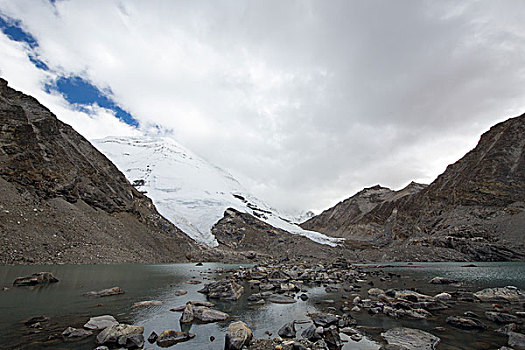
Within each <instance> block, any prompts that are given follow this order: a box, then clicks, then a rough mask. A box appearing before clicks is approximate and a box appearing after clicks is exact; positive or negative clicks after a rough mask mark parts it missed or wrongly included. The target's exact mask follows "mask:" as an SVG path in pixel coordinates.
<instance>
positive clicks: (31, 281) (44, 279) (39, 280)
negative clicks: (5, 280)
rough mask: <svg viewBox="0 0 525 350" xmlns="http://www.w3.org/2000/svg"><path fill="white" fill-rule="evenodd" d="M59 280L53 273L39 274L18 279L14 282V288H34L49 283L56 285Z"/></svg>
mask: <svg viewBox="0 0 525 350" xmlns="http://www.w3.org/2000/svg"><path fill="white" fill-rule="evenodd" d="M56 282H58V279H57V278H56V277H55V276H53V274H52V273H51V272H37V273H34V274H32V275H31V276H26V277H18V278H17V279H16V280H15V281H14V282H13V286H15V287H22V286H34V285H37V284H47V283H56Z"/></svg>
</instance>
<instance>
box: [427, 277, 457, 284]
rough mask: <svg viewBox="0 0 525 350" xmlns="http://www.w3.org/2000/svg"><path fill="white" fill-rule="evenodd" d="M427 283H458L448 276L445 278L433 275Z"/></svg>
mask: <svg viewBox="0 0 525 350" xmlns="http://www.w3.org/2000/svg"><path fill="white" fill-rule="evenodd" d="M429 283H431V284H452V283H458V281H456V280H453V279H450V278H445V277H434V278H432V279H431V280H430V281H429Z"/></svg>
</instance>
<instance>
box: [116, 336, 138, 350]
mask: <svg viewBox="0 0 525 350" xmlns="http://www.w3.org/2000/svg"><path fill="white" fill-rule="evenodd" d="M117 343H118V345H120V346H123V347H125V348H126V349H142V347H143V346H144V336H143V335H142V334H129V335H124V336H122V337H120V338H118V341H117Z"/></svg>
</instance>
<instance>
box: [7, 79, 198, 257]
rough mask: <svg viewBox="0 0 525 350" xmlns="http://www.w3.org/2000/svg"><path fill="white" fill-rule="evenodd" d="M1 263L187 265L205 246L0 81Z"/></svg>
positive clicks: (68, 129)
mask: <svg viewBox="0 0 525 350" xmlns="http://www.w3.org/2000/svg"><path fill="white" fill-rule="evenodd" d="M0 209H2V210H1V212H0V237H1V239H2V244H0V246H2V248H0V263H4V264H6V263H8V264H10V263H32V262H34V263H42V262H59V261H62V262H73V263H82V262H111V261H120V262H124V261H129V262H133V261H135V262H148V261H149V262H155V261H177V260H185V258H184V256H185V254H186V253H193V255H195V254H198V252H199V250H200V249H199V248H198V246H197V245H196V244H194V243H193V241H191V240H190V239H189V238H188V237H187V236H186V235H184V234H183V233H182V232H181V231H180V230H178V229H177V228H176V227H175V226H173V225H172V224H171V223H169V222H168V221H167V220H165V219H164V218H163V217H162V216H160V215H159V214H158V213H157V211H156V209H155V207H154V206H153V205H152V203H151V201H150V200H149V198H147V197H145V196H144V195H142V194H141V193H139V192H138V191H137V190H135V188H133V186H131V185H130V184H129V182H128V181H127V180H126V178H125V177H124V175H123V174H122V173H121V172H120V171H119V170H118V169H117V168H116V167H115V166H114V165H113V164H112V163H111V162H110V161H109V160H108V159H107V158H106V157H105V156H104V155H102V154H101V153H100V152H98V151H97V150H96V149H95V148H94V147H93V146H92V145H91V144H90V143H89V142H88V141H87V140H86V139H85V138H83V137H82V136H81V135H80V134H78V133H77V132H76V131H75V130H74V129H73V128H72V127H70V126H69V125H67V124H65V123H63V122H61V121H59V120H58V119H57V118H56V117H55V116H54V115H53V114H52V113H51V112H50V111H49V110H48V109H47V108H46V107H44V106H42V105H41V104H40V103H39V102H38V101H37V100H36V99H34V98H33V97H30V96H27V95H24V94H23V93H21V92H18V91H16V90H14V89H12V88H10V87H8V86H7V82H6V81H5V80H3V79H0Z"/></svg>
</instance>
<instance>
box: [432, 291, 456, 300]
mask: <svg viewBox="0 0 525 350" xmlns="http://www.w3.org/2000/svg"><path fill="white" fill-rule="evenodd" d="M434 299H436V300H440V301H445V300H450V299H452V295H450V294H448V293H445V292H443V293H439V294H436V295H434Z"/></svg>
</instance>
